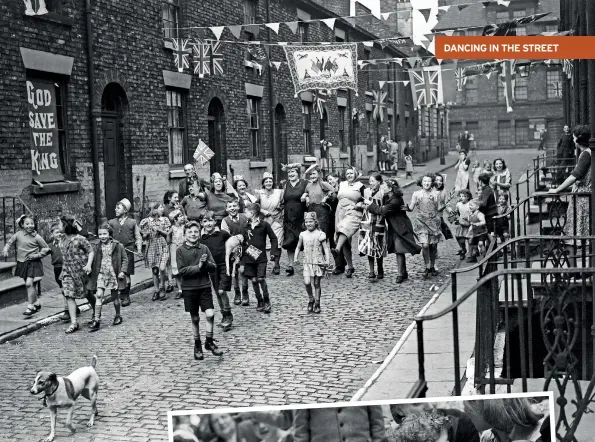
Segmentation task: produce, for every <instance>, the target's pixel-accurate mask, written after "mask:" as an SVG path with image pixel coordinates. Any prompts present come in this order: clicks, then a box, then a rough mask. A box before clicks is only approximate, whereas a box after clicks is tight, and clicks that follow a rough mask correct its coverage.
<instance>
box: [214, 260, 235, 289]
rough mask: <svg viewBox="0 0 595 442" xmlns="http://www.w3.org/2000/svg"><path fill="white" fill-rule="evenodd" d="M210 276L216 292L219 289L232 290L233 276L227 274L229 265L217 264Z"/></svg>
mask: <svg viewBox="0 0 595 442" xmlns="http://www.w3.org/2000/svg"><path fill="white" fill-rule="evenodd" d="M230 270H231V269H230ZM210 276H211V282H212V283H213V288H214V289H215V292H218V291H219V290H223V291H225V292H229V291H230V290H231V276H228V275H227V267H226V266H225V264H217V269H216V270H215V271H214V272H211V273H210Z"/></svg>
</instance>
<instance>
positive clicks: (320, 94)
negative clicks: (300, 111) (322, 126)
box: [314, 89, 328, 120]
mask: <svg viewBox="0 0 595 442" xmlns="http://www.w3.org/2000/svg"><path fill="white" fill-rule="evenodd" d="M315 98H316V100H315V102H314V107H315V109H316V110H317V111H318V113H319V114H320V119H321V120H322V119H323V118H324V110H325V109H326V99H327V98H328V96H327V93H326V91H325V90H322V89H321V90H319V91H317V92H316V97H315Z"/></svg>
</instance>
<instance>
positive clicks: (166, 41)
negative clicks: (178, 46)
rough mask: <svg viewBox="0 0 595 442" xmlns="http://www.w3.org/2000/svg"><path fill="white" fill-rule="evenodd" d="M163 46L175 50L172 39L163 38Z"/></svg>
mask: <svg viewBox="0 0 595 442" xmlns="http://www.w3.org/2000/svg"><path fill="white" fill-rule="evenodd" d="M163 48H164V49H169V50H170V51H173V50H174V45H173V43H172V42H171V40H166V39H163Z"/></svg>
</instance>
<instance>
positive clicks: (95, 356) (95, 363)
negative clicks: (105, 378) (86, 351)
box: [91, 355, 97, 368]
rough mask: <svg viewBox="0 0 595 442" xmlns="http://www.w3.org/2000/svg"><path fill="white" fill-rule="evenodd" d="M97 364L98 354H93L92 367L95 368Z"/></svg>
mask: <svg viewBox="0 0 595 442" xmlns="http://www.w3.org/2000/svg"><path fill="white" fill-rule="evenodd" d="M95 365H97V355H93V359H91V367H93V368H95Z"/></svg>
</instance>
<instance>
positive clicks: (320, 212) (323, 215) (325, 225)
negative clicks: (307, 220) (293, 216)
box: [308, 204, 334, 237]
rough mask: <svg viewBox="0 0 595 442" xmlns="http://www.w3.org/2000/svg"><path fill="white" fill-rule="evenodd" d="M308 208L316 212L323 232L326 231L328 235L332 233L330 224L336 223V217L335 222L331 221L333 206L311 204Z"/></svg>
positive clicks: (319, 226)
mask: <svg viewBox="0 0 595 442" xmlns="http://www.w3.org/2000/svg"><path fill="white" fill-rule="evenodd" d="M308 209H309V210H310V212H314V213H316V219H317V220H318V228H319V229H320V231H321V232H324V233H325V234H326V235H327V237H328V236H329V234H330V233H331V231H330V226H331V224H334V219H333V222H331V219H332V218H331V208H330V207H329V206H327V205H326V204H310V207H308ZM333 230H334V229H333ZM333 233H334V232H333Z"/></svg>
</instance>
